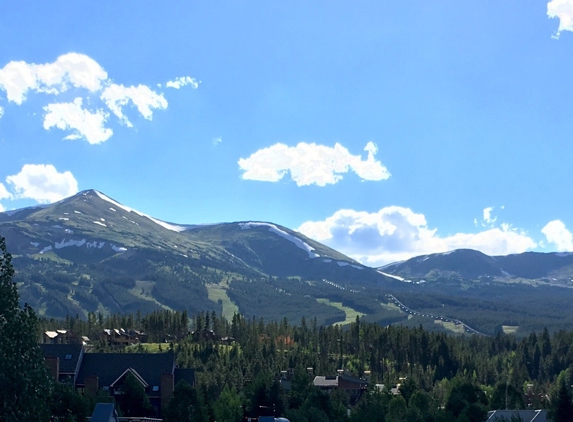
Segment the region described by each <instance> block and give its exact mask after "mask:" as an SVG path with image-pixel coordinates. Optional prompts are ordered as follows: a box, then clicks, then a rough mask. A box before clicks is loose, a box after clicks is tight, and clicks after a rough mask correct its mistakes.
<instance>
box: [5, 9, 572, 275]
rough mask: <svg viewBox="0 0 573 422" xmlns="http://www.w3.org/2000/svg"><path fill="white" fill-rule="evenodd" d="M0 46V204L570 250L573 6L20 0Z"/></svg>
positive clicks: (353, 240) (402, 255)
mask: <svg viewBox="0 0 573 422" xmlns="http://www.w3.org/2000/svg"><path fill="white" fill-rule="evenodd" d="M0 39H2V40H4V41H5V42H3V43H2V44H3V45H2V48H1V49H0V207H1V208H0V209H3V210H10V209H14V208H21V207H24V206H30V205H34V204H38V203H49V202H53V201H57V200H59V199H61V198H64V197H66V196H70V195H72V194H74V193H76V192H77V191H79V190H85V189H97V190H99V191H101V192H104V193H105V194H106V195H108V196H110V197H112V198H114V199H116V200H117V201H119V202H122V203H124V204H125V205H128V206H130V207H132V208H135V209H137V210H139V211H141V212H144V213H146V214H149V215H152V216H154V217H156V218H159V219H162V220H165V221H169V222H175V223H182V224H183V223H186V224H195V223H215V222H230V221H244V220H258V221H270V222H273V223H277V224H281V225H284V226H286V227H289V228H292V229H296V230H299V231H301V232H302V233H304V234H306V235H308V236H309V237H312V238H314V239H316V240H318V241H321V242H323V243H325V244H327V245H329V246H332V247H334V248H336V249H338V250H340V251H341V252H344V253H346V254H348V255H350V256H352V257H353V258H356V259H358V260H359V261H361V262H363V263H364V264H367V265H380V264H384V263H388V262H392V261H396V260H401V259H406V258H409V257H411V256H416V255H422V254H426V253H432V252H444V251H448V250H452V249H457V248H473V249H478V250H481V251H482V252H484V253H487V254H490V255H506V254H510V253H519V252H524V251H528V250H533V251H544V252H549V251H573V236H572V234H571V232H572V231H573V213H572V212H571V209H572V205H573V197H572V195H571V191H572V189H571V188H572V183H573V166H572V165H571V163H572V162H573V148H571V145H570V142H571V137H572V134H573V101H572V98H573V84H572V83H571V74H572V72H573V0H552V1H549V2H548V1H547V0H546V1H529V2H523V1H518V0H514V1H504V2H493V1H479V2H460V1H440V2H426V1H411V2H379V1H372V2H368V1H360V0H358V1H355V2H340V1H332V2H330V1H329V2H326V1H320V2H309V1H300V2H297V1H294V2H240V1H234V2H225V3H223V2H151V1H150V2H139V3H137V4H135V3H128V2H124V3H115V2H114V3H112V2H108V3H103V4H102V3H101V2H76V3H65V2H51V3H47V2H43V3H37V2H34V3H31V2H19V3H18V4H10V5H4V6H3V10H2V13H0Z"/></svg>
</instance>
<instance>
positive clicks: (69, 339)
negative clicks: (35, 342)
mask: <svg viewBox="0 0 573 422" xmlns="http://www.w3.org/2000/svg"><path fill="white" fill-rule="evenodd" d="M89 340H90V339H89V338H87V337H85V336H79V335H77V334H76V333H74V332H73V331H71V330H55V331H45V332H44V333H43V334H42V341H41V343H42V344H84V345H85V344H87V343H88V342H89Z"/></svg>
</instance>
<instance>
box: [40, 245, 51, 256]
mask: <svg viewBox="0 0 573 422" xmlns="http://www.w3.org/2000/svg"><path fill="white" fill-rule="evenodd" d="M51 250H52V246H46V247H45V248H44V249H42V250H41V251H40V253H41V254H42V253H44V252H48V251H51Z"/></svg>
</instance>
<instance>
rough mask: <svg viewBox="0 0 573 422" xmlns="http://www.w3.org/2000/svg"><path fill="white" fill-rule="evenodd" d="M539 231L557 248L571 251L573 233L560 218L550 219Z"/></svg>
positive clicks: (572, 247) (572, 250)
mask: <svg viewBox="0 0 573 422" xmlns="http://www.w3.org/2000/svg"><path fill="white" fill-rule="evenodd" d="M541 233H543V234H544V235H545V238H546V239H547V241H548V242H549V243H553V244H554V245H555V246H556V247H557V250H559V251H567V252H573V234H571V232H570V231H569V230H567V228H566V227H565V224H563V222H562V221H560V220H553V221H550V222H549V223H547V224H546V225H545V227H543V228H542V229H541Z"/></svg>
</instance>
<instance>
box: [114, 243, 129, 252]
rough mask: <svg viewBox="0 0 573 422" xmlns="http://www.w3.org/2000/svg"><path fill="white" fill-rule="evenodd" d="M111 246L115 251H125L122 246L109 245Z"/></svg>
mask: <svg viewBox="0 0 573 422" xmlns="http://www.w3.org/2000/svg"><path fill="white" fill-rule="evenodd" d="M111 248H112V249H113V250H114V251H116V252H125V251H127V248H124V247H123V246H116V245H113V244H112V245H111Z"/></svg>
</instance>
